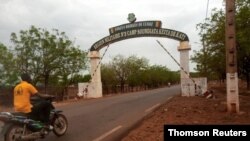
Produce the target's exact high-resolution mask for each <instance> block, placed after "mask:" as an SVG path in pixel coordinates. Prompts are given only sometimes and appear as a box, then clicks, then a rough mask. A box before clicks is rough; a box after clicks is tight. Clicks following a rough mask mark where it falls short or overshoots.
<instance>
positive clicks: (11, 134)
mask: <svg viewBox="0 0 250 141" xmlns="http://www.w3.org/2000/svg"><path fill="white" fill-rule="evenodd" d="M23 132H24V128H23V127H22V126H20V125H12V126H10V127H9V129H8V130H7V132H6V134H5V136H4V138H5V139H4V141H19V140H20V137H21V136H22V135H24V134H23ZM27 132H28V131H27V130H26V133H27ZM30 141H34V140H30Z"/></svg>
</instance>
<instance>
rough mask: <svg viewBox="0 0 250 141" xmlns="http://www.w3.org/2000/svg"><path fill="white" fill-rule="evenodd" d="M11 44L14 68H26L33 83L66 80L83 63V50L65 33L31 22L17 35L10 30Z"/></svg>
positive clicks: (84, 63)
mask: <svg viewBox="0 0 250 141" xmlns="http://www.w3.org/2000/svg"><path fill="white" fill-rule="evenodd" d="M11 41H12V42H13V44H14V51H15V53H14V54H15V61H16V65H17V66H16V68H19V72H28V73H30V74H31V75H32V76H33V78H34V79H33V80H34V83H38V82H44V85H45V86H47V85H48V84H49V80H51V81H53V82H61V83H63V84H65V85H66V84H69V80H70V78H72V77H73V76H74V74H75V75H76V74H77V73H78V72H79V71H80V70H83V69H84V68H85V67H86V52H84V51H82V50H80V49H79V47H76V46H75V45H74V42H72V41H71V40H70V39H69V38H68V37H67V36H66V34H65V32H59V31H58V30H57V29H53V30H52V31H51V32H50V31H48V30H46V29H41V28H36V27H35V26H31V27H30V29H29V30H21V31H20V33H19V35H18V34H16V33H12V34H11Z"/></svg>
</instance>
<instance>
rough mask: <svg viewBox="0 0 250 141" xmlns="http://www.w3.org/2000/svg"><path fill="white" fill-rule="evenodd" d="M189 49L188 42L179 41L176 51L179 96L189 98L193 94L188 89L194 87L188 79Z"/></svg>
mask: <svg viewBox="0 0 250 141" xmlns="http://www.w3.org/2000/svg"><path fill="white" fill-rule="evenodd" d="M190 50H191V47H190V45H189V42H188V41H181V42H180V46H179V47H178V51H179V52H180V67H181V69H180V75H181V76H180V77H181V79H180V80H181V95H182V96H191V95H192V94H193V93H194V92H192V91H193V90H191V89H190V88H192V86H190V85H194V84H193V82H191V79H190V78H189V51H190Z"/></svg>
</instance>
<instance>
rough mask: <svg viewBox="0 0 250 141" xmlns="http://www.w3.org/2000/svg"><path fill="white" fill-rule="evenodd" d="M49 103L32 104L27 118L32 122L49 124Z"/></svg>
mask: <svg viewBox="0 0 250 141" xmlns="http://www.w3.org/2000/svg"><path fill="white" fill-rule="evenodd" d="M51 109H52V108H51V103H50V102H48V101H46V100H39V101H36V102H35V103H34V104H33V107H32V109H31V112H30V113H29V117H30V118H31V119H33V120H39V121H41V122H43V123H45V124H49V116H50V111H51Z"/></svg>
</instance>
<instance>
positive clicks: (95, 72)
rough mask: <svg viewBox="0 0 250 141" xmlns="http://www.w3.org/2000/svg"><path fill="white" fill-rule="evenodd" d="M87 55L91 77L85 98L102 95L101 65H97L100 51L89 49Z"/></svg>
mask: <svg viewBox="0 0 250 141" xmlns="http://www.w3.org/2000/svg"><path fill="white" fill-rule="evenodd" d="M88 57H89V58H90V66H91V68H90V71H91V77H92V79H91V82H90V84H89V87H88V95H87V98H99V97H102V82H101V69H100V68H101V66H100V65H99V66H98V64H99V62H100V53H99V52H98V51H91V52H89V54H88Z"/></svg>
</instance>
